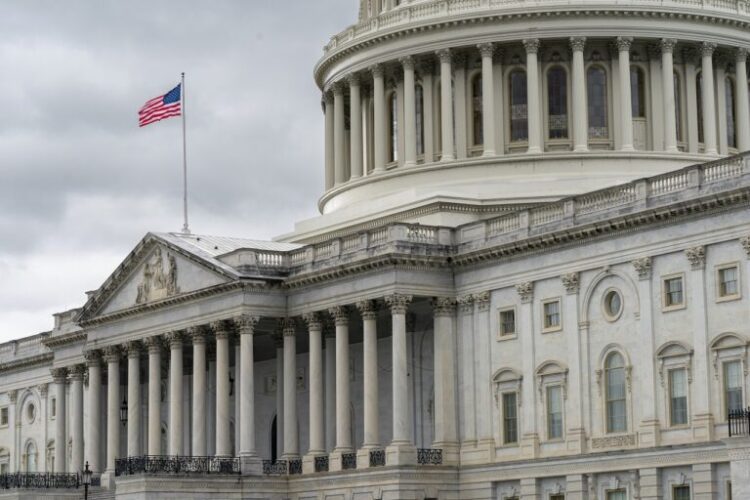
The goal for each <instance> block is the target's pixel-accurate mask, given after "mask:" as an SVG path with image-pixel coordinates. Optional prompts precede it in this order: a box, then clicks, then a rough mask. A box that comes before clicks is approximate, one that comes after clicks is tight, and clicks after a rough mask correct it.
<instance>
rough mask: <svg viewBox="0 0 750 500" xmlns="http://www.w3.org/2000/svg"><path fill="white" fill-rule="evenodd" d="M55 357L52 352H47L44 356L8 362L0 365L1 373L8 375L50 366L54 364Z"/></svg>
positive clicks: (38, 355) (39, 355)
mask: <svg viewBox="0 0 750 500" xmlns="http://www.w3.org/2000/svg"><path fill="white" fill-rule="evenodd" d="M54 357H55V356H54V354H52V353H51V352H45V353H44V354H37V355H36V356H30V357H28V358H22V359H15V360H13V361H8V362H7V363H0V373H8V372H11V371H16V370H21V369H25V368H31V367H35V366H45V365H49V364H52V360H53V359H54Z"/></svg>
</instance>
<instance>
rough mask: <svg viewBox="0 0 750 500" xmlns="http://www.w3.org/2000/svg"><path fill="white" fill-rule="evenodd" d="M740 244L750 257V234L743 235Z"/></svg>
mask: <svg viewBox="0 0 750 500" xmlns="http://www.w3.org/2000/svg"><path fill="white" fill-rule="evenodd" d="M740 245H742V249H743V250H744V251H745V255H747V258H748V259H750V236H743V237H742V238H740Z"/></svg>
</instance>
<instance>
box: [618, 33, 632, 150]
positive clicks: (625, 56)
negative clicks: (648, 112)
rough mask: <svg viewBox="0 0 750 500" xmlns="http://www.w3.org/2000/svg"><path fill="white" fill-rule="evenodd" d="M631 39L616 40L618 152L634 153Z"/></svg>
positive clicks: (621, 38) (620, 38)
mask: <svg viewBox="0 0 750 500" xmlns="http://www.w3.org/2000/svg"><path fill="white" fill-rule="evenodd" d="M632 43H633V39H632V38H627V37H619V38H617V50H618V52H619V58H618V64H619V74H620V121H621V126H620V130H621V133H620V135H621V138H622V140H621V141H620V150H622V151H634V150H635V148H634V147H633V103H632V96H631V95H632V93H631V89H630V46H631V45H632Z"/></svg>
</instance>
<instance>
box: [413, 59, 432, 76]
mask: <svg viewBox="0 0 750 500" xmlns="http://www.w3.org/2000/svg"><path fill="white" fill-rule="evenodd" d="M417 71H418V72H419V73H420V74H421V75H422V76H424V75H434V74H435V60H434V59H433V58H423V59H420V60H419V62H418V63H417Z"/></svg>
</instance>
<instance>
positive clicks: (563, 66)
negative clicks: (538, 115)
mask: <svg viewBox="0 0 750 500" xmlns="http://www.w3.org/2000/svg"><path fill="white" fill-rule="evenodd" d="M556 69H559V70H561V71H562V72H563V73H564V77H565V78H564V81H565V94H564V97H565V111H566V112H565V117H566V121H567V124H566V129H565V133H566V135H567V137H555V138H553V137H550V123H549V122H550V117H551V115H550V102H549V98H550V86H549V76H550V72H551V71H553V70H556ZM541 76H542V81H541V82H540V83H541V84H542V113H543V123H542V131H543V134H544V146H545V147H544V149H545V151H569V150H571V149H572V147H573V124H572V110H571V104H572V98H573V96H572V93H573V91H572V82H571V76H570V68H569V65H568V62H567V61H554V62H550V63H548V64H545V65H544V66H543V68H542V75H541Z"/></svg>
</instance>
